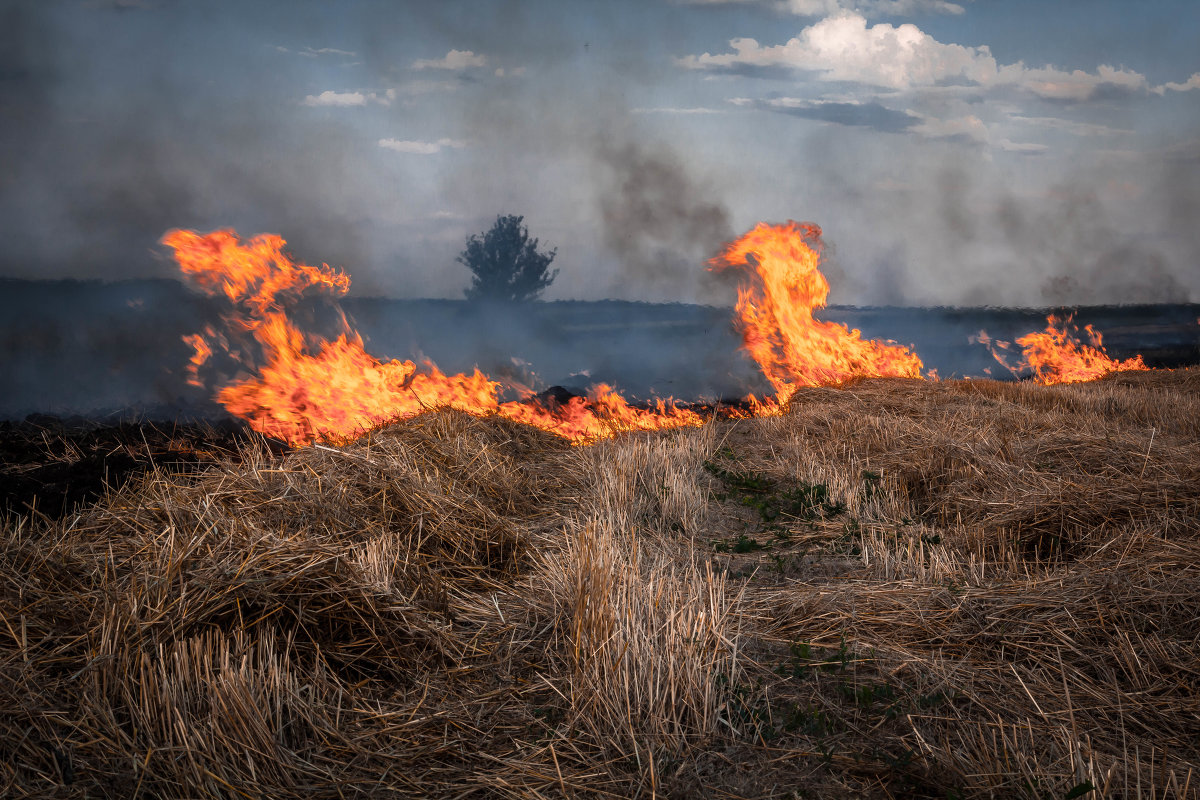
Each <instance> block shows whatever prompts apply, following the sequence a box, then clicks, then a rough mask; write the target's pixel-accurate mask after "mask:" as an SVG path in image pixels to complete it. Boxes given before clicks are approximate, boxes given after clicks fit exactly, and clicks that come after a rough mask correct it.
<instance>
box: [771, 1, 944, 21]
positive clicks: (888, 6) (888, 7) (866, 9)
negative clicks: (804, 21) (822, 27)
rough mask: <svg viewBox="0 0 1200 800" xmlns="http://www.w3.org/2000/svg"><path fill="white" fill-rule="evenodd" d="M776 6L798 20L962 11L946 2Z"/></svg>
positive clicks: (782, 3)
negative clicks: (848, 14) (855, 14)
mask: <svg viewBox="0 0 1200 800" xmlns="http://www.w3.org/2000/svg"><path fill="white" fill-rule="evenodd" d="M776 5H777V6H778V7H780V8H782V9H783V10H785V11H789V12H791V13H793V14H795V15H797V16H800V17H824V16H829V15H831V14H836V13H838V12H839V11H856V12H858V13H860V14H863V15H865V16H869V17H879V16H892V17H902V16H909V15H912V14H962V13H963V12H964V11H966V9H964V8H963V7H962V6H960V5H959V4H958V3H951V2H947V0H781V2H778V3H776Z"/></svg>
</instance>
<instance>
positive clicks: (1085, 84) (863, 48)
mask: <svg viewBox="0 0 1200 800" xmlns="http://www.w3.org/2000/svg"><path fill="white" fill-rule="evenodd" d="M802 1H803V2H810V0H802ZM729 44H730V47H732V48H733V52H730V53H720V54H717V55H713V54H711V53H704V54H702V55H687V56H684V57H682V58H680V59H678V60H677V63H678V64H679V65H680V66H682V67H685V68H687V69H695V70H713V71H725V72H750V73H751V74H753V72H754V71H764V70H767V71H769V70H778V69H780V68H784V69H787V70H791V71H793V72H801V73H809V74H811V75H812V76H814V77H815V78H816V79H817V80H821V81H840V82H850V83H858V84H865V85H868V86H875V87H880V88H884V89H890V90H894V91H905V90H913V89H928V88H937V87H944V86H963V85H965V86H972V87H977V88H979V89H980V90H984V89H990V88H997V87H1003V86H1012V87H1018V88H1022V89H1025V90H1027V91H1029V92H1032V93H1033V94H1035V95H1038V96H1039V97H1042V98H1044V99H1048V100H1056V101H1062V102H1083V101H1085V100H1089V99H1092V98H1094V97H1108V96H1113V95H1120V94H1125V93H1131V92H1136V91H1144V90H1147V89H1148V88H1149V86H1148V84H1147V82H1146V78H1145V76H1144V75H1142V74H1141V73H1138V72H1135V71H1133V70H1127V69H1121V68H1117V67H1112V66H1108V65H1101V66H1099V67H1097V68H1096V71H1095V72H1085V71H1083V70H1074V71H1072V72H1067V71H1065V70H1061V69H1057V68H1055V67H1051V66H1045V67H1040V68H1030V67H1026V66H1025V64H1024V63H1023V62H1017V63H1015V64H1007V65H1000V64H998V63H997V62H996V59H995V58H994V57H993V56H992V53H991V50H990V49H989V48H988V47H987V46H986V45H981V46H979V47H969V46H963V45H958V44H945V43H942V42H939V41H937V40H936V39H934V38H933V37H932V36H930V35H929V34H927V33H924V32H923V31H922V30H921V29H920V28H918V27H917V26H916V25H912V24H908V23H905V24H902V25H896V26H893V25H889V24H887V23H879V24H876V25H870V26H869V25H867V20H866V18H865V17H863V16H862V15H861V14H858V13H855V12H852V11H841V12H839V13H837V14H835V15H833V16H830V17H828V18H826V19H823V20H820V21H819V22H816V23H814V24H812V25H810V26H808V27H806V28H804V29H803V30H802V31H801V32H800V34H799V35H798V36H796V37H793V38H792V39H789V40H788V41H787V42H786V43H785V44H781V45H762V44H759V42H758V41H757V40H755V39H750V38H735V39H731V40H730V42H729ZM1197 80H1198V82H1200V79H1197Z"/></svg>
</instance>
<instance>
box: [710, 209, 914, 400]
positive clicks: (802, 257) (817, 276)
mask: <svg viewBox="0 0 1200 800" xmlns="http://www.w3.org/2000/svg"><path fill="white" fill-rule="evenodd" d="M821 249H822V245H821V229H820V228H819V227H817V226H816V225H813V224H810V223H799V222H788V223H787V224H784V225H768V224H767V223H761V222H760V223H759V224H758V225H756V226H755V227H754V228H753V229H752V230H751V231H750V232H748V233H746V234H745V235H744V236H742V237H741V238H740V239H737V240H736V241H734V242H731V243H730V244H728V245H726V247H725V249H724V251H723V252H722V253H721V254H720V255H719V256H717V257H716V258H714V259H712V260H711V261H710V262H709V263H710V265H711V269H714V270H725V269H737V270H741V271H742V272H743V273H744V274H745V275H746V276H747V278H748V279H747V280H746V281H744V282H743V283H742V284H741V285H740V286H739V287H738V300H737V307H736V310H737V315H738V317H737V325H738V328H739V330H740V331H741V334H742V342H743V347H744V349H745V350H746V351H747V352H748V353H749V354H750V355H751V357H753V358H754V360H755V361H757V362H758V365H759V368H760V369H761V370H762V372H763V375H765V376H766V378H767V380H768V381H770V383H771V385H772V386H773V387H774V388H775V391H776V393H777V397H776V402H777V403H783V402H786V400H787V399H788V398H789V397H791V395H792V394H793V393H794V392H795V391H796V389H797V388H799V387H801V386H817V385H821V384H827V383H837V382H840V381H843V380H846V379H847V378H851V377H855V376H860V375H861V376H881V377H905V378H919V377H920V376H921V359H920V358H918V357H917V354H916V353H914V352H912V351H911V350H909V349H908V348H907V347H904V346H902V345H897V344H895V343H893V342H880V341H876V340H873V339H863V338H862V333H861V332H860V331H858V330H857V329H856V330H850V329H848V328H847V327H846V326H845V325H842V324H839V323H836V322H823V321H821V320H818V319H815V318H814V317H813V310H814V309H818V308H823V307H824V306H825V300H826V298H827V297H828V296H829V283H828V282H827V281H826V280H825V276H824V275H822V274H821V272H820V270H819V269H817V265H818V264H819V263H820V260H821V255H820V254H821ZM768 405H770V404H768Z"/></svg>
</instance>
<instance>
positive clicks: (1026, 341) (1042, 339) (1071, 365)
mask: <svg viewBox="0 0 1200 800" xmlns="http://www.w3.org/2000/svg"><path fill="white" fill-rule="evenodd" d="M1073 316H1074V315H1072V314H1068V315H1067V316H1065V317H1059V316H1056V315H1054V314H1051V315H1050V316H1049V317H1047V318H1046V330H1045V331H1040V332H1035V333H1027V334H1025V335H1024V336H1022V337H1021V338H1019V339H1017V344H1019V345H1021V348H1022V359H1021V361H1020V363H1018V364H1015V365H1014V364H1010V363H1009V362H1008V360H1007V359H1006V358H1004V356H1003V355H1001V353H1000V352H999V351H1000V350H1007V349H1009V347H1010V344H1009V343H1008V342H1004V341H998V340H995V339H992V338H990V337H989V336H988V335H987V333H986V332H985V331H980V332H979V335H978V336H977V337H975V340H976V341H978V342H980V343H982V344H984V345H986V346H987V348H988V349H989V350H991V352H992V356H993V357H995V359H996V360H997V361H999V362H1000V363H1001V364H1002V365H1003V366H1004V367H1006V368H1007V369H1008V370H1009V371H1010V372H1012V373H1014V374H1016V373H1019V372H1022V371H1024V370H1026V369H1032V370H1033V376H1034V379H1035V380H1037V382H1038V383H1042V384H1045V385H1047V386H1051V385H1054V384H1057V383H1078V382H1080V381H1091V380H1095V379H1096V378H1099V377H1102V376H1104V375H1107V374H1108V373H1110V372H1116V371H1117V370H1125V369H1128V370H1144V369H1149V367H1147V366H1146V363H1145V362H1144V361H1143V360H1142V357H1141V356H1140V355H1138V356H1134V357H1133V358H1129V359H1126V360H1124V361H1117V360H1115V359H1112V358H1109V356H1108V354H1106V353H1105V352H1104V342H1103V338H1102V337H1101V335H1100V332H1099V331H1097V330H1095V329H1094V328H1092V326H1091V325H1085V326H1084V327H1083V330H1084V331H1085V332H1086V333H1087V336H1088V340H1089V341H1090V342H1091V344H1090V345H1086V344H1083V343H1081V342H1080V341H1079V340H1078V339H1077V338H1076V337H1074V336H1072V335H1071V333H1070V332H1069V331H1068V330H1067V328H1068V326H1069V327H1070V328H1072V329H1073V330H1075V331H1076V332H1078V330H1079V329H1078V328H1077V327H1076V326H1075V325H1072V324H1071V320H1072V319H1073Z"/></svg>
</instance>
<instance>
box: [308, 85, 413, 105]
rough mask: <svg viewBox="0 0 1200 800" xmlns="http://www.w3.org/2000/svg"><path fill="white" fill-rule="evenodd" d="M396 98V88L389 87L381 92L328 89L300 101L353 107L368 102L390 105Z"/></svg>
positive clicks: (309, 103)
mask: <svg viewBox="0 0 1200 800" xmlns="http://www.w3.org/2000/svg"><path fill="white" fill-rule="evenodd" d="M395 99H396V90H395V89H388V90H387V91H386V92H383V93H382V94H380V93H379V92H361V91H353V92H333V91H326V92H321V93H320V94H316V95H313V94H310V95H308V96H306V97H305V98H304V99H303V100H301V101H300V104H301V105H305V106H333V107H342V108H347V107H352V106H365V105H367V104H368V103H373V104H376V105H381V106H390V105H391V104H392V101H393V100H395Z"/></svg>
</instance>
